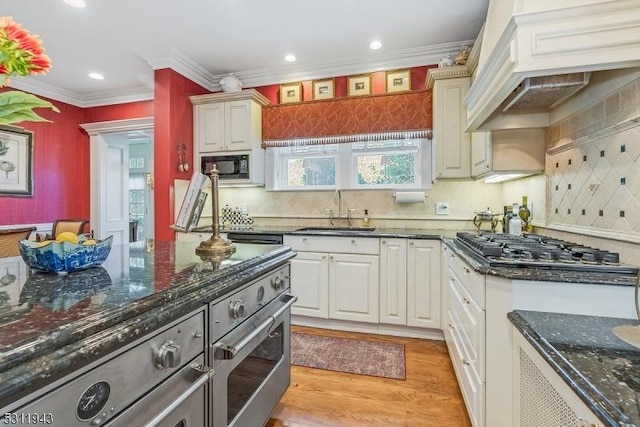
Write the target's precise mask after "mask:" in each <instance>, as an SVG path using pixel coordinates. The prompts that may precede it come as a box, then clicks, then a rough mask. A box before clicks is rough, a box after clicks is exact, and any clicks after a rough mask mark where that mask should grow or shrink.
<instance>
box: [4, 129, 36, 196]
mask: <svg viewBox="0 0 640 427" xmlns="http://www.w3.org/2000/svg"><path fill="white" fill-rule="evenodd" d="M0 196H16V197H33V134H32V133H31V132H27V131H23V130H19V129H14V128H6V127H0Z"/></svg>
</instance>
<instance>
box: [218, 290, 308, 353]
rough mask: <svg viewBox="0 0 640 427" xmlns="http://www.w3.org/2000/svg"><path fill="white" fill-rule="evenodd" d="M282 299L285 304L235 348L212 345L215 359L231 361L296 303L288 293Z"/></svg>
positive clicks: (293, 296) (221, 343)
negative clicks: (284, 300)
mask: <svg viewBox="0 0 640 427" xmlns="http://www.w3.org/2000/svg"><path fill="white" fill-rule="evenodd" d="M284 298H286V301H287V302H286V304H285V305H283V306H282V307H280V309H279V310H278V311H276V312H275V313H273V314H272V315H271V316H269V318H268V319H267V320H265V321H264V322H262V324H261V325H260V326H258V327H257V328H256V329H254V330H253V331H252V332H251V333H250V334H249V335H247V336H246V337H244V338H243V339H242V341H240V342H239V343H238V344H237V345H236V346H232V345H228V344H225V343H223V342H218V343H216V344H214V345H213V346H214V347H215V348H214V353H215V358H216V359H218V360H231V359H233V358H234V357H235V356H236V354H238V353H239V352H240V351H242V349H243V348H244V347H246V346H247V345H248V344H249V343H250V342H251V341H252V340H253V339H254V338H255V337H257V336H258V335H260V333H262V331H264V330H265V329H267V328H271V325H273V324H274V323H275V322H276V319H277V318H278V316H280V315H281V314H282V313H284V312H285V311H287V310H288V309H289V307H291V306H292V305H293V303H295V302H296V301H298V297H297V296H295V295H292V294H289V293H287V294H284Z"/></svg>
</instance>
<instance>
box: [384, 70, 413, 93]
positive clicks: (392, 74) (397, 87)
mask: <svg viewBox="0 0 640 427" xmlns="http://www.w3.org/2000/svg"><path fill="white" fill-rule="evenodd" d="M386 74H387V80H386V84H387V93H393V92H404V91H407V90H411V71H410V70H408V69H407V70H392V71H387V73H386Z"/></svg>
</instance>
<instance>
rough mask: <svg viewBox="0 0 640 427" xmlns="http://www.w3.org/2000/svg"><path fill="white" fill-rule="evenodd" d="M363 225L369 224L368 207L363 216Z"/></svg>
mask: <svg viewBox="0 0 640 427" xmlns="http://www.w3.org/2000/svg"><path fill="white" fill-rule="evenodd" d="M362 226H363V227H368V226H369V210H368V209H365V210H364V215H363V216H362Z"/></svg>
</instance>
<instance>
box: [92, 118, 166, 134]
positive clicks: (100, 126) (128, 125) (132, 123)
mask: <svg viewBox="0 0 640 427" xmlns="http://www.w3.org/2000/svg"><path fill="white" fill-rule="evenodd" d="M80 127H81V128H83V129H84V130H86V131H87V133H88V134H89V135H97V134H99V133H101V132H126V131H134V130H145V129H149V128H152V127H153V117H141V118H137V119H125V120H111V121H107V122H95V123H81V124H80Z"/></svg>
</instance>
